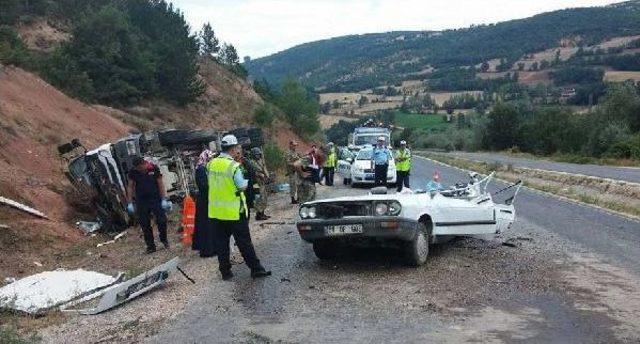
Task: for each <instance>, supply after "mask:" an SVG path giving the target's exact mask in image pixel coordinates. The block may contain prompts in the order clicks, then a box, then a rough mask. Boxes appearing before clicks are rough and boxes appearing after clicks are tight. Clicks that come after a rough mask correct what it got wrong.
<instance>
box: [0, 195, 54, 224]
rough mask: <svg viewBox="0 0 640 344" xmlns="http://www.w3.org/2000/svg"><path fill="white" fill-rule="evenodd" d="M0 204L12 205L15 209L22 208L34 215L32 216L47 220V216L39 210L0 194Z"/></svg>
mask: <svg viewBox="0 0 640 344" xmlns="http://www.w3.org/2000/svg"><path fill="white" fill-rule="evenodd" d="M0 204H4V205H8V206H10V207H13V208H15V209H18V210H22V211H24V212H25V213H29V214H31V215H34V216H37V217H40V218H43V219H47V220H49V217H47V215H45V214H43V213H41V212H40V211H38V210H36V209H33V208H31V207H29V206H26V205H24V204H22V203H18V202H16V201H14V200H11V199H8V198H6V197H2V196H0Z"/></svg>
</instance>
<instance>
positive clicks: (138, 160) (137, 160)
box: [131, 156, 145, 167]
mask: <svg viewBox="0 0 640 344" xmlns="http://www.w3.org/2000/svg"><path fill="white" fill-rule="evenodd" d="M144 162H145V161H144V158H143V157H141V156H137V157H135V158H133V160H132V161H131V163H132V164H133V167H136V166H140V165H142V164H144Z"/></svg>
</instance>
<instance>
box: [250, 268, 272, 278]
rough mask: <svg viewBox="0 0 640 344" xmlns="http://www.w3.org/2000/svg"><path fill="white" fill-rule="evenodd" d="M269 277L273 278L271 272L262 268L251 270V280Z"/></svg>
mask: <svg viewBox="0 0 640 344" xmlns="http://www.w3.org/2000/svg"><path fill="white" fill-rule="evenodd" d="M267 276H271V271H267V270H265V269H264V268H263V267H262V266H261V267H259V268H257V269H255V270H251V278H262V277H267Z"/></svg>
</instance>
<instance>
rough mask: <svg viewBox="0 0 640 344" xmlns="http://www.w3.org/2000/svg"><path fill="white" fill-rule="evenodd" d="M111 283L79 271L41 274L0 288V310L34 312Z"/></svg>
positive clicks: (113, 279) (103, 278) (99, 275)
mask: <svg viewBox="0 0 640 344" xmlns="http://www.w3.org/2000/svg"><path fill="white" fill-rule="evenodd" d="M115 281H116V279H115V278H114V277H111V276H109V275H105V274H101V273H98V272H94V271H86V270H82V269H79V270H71V271H66V270H56V271H45V272H42V273H39V274H35V275H31V276H29V277H25V278H23V279H20V280H17V281H15V282H13V283H11V284H9V285H7V286H4V287H2V288H0V308H4V309H13V310H18V311H23V312H27V313H38V312H40V311H43V310H46V309H49V308H51V307H55V306H57V305H60V304H62V303H65V302H68V301H70V300H73V299H75V298H77V297H79V296H82V295H85V294H87V293H89V292H92V291H95V290H97V289H100V288H104V287H106V286H108V285H110V284H113V283H114V282H115Z"/></svg>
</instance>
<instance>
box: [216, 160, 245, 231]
mask: <svg viewBox="0 0 640 344" xmlns="http://www.w3.org/2000/svg"><path fill="white" fill-rule="evenodd" d="M239 168H240V164H239V163H237V162H236V161H235V160H233V159H232V158H230V157H224V156H223V157H217V158H215V159H213V160H211V161H209V163H208V164H207V176H208V179H209V211H208V213H209V218H211V219H218V220H227V221H237V220H239V219H240V214H241V213H242V212H244V214H245V216H248V213H247V212H248V210H247V202H246V200H245V197H244V193H243V192H242V190H239V189H238V188H237V187H236V184H235V182H234V180H233V176H234V175H235V173H236V171H237V170H238V169H239Z"/></svg>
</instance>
